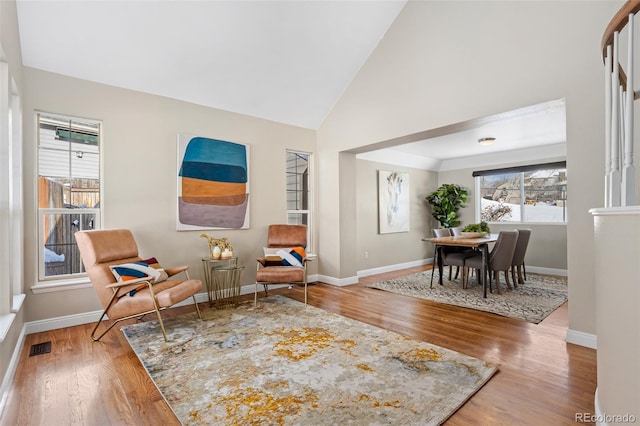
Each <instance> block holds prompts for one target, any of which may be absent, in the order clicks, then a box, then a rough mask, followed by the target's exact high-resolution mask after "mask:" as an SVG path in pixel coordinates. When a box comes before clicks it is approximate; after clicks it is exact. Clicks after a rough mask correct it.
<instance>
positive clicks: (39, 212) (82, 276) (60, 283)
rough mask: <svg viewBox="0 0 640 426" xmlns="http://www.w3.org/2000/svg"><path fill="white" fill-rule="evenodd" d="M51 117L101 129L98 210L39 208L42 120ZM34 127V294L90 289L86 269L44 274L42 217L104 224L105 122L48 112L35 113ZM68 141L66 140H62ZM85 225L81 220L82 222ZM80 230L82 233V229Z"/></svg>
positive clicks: (98, 224) (95, 224) (100, 225)
mask: <svg viewBox="0 0 640 426" xmlns="http://www.w3.org/2000/svg"><path fill="white" fill-rule="evenodd" d="M41 116H45V117H50V118H55V119H59V120H63V121H72V122H73V121H77V122H81V123H87V124H92V125H97V126H98V143H97V145H96V146H97V150H98V152H97V154H98V179H99V185H98V186H99V189H98V199H99V203H100V205H99V207H97V208H95V207H92V208H78V209H75V208H73V209H72V208H40V206H39V205H38V198H39V195H40V189H39V186H38V181H39V177H40V170H41V168H40V154H41V153H40V136H41V134H40V117H41ZM34 126H35V139H36V153H37V160H36V164H37V167H36V170H35V173H36V175H35V180H36V188H35V198H36V200H35V206H36V208H35V216H36V217H35V218H34V219H35V222H36V223H35V226H36V230H37V231H36V232H37V233H38V237H37V245H36V248H35V250H36V256H35V258H36V262H35V263H36V265H35V269H36V271H35V277H36V285H35V286H33V287H32V290H33V291H34V293H41V292H48V291H57V290H59V288H58V287H64V289H65V290H66V289H69V288H82V287H85V286H88V285H89V284H88V280H87V274H86V272H85V271H84V267H82V268H81V272H77V273H67V274H56V275H51V276H46V275H45V261H44V257H45V256H44V247H45V241H44V231H43V227H44V220H43V217H44V216H45V215H48V214H63V215H72V214H73V215H80V216H81V217H82V216H83V215H95V220H94V222H93V227H92V228H91V229H101V228H102V223H103V215H104V197H103V194H104V161H103V160H104V158H103V122H102V120H97V119H91V118H84V117H78V116H71V115H66V114H59V113H52V112H48V111H41V110H36V111H35V115H34ZM62 139H63V140H66V138H62ZM81 222H82V221H81ZM79 230H83V228H82V227H80V228H79Z"/></svg>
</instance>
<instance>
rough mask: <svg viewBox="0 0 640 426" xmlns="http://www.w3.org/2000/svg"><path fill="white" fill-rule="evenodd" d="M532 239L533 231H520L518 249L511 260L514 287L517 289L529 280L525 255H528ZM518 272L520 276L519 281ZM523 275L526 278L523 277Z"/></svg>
mask: <svg viewBox="0 0 640 426" xmlns="http://www.w3.org/2000/svg"><path fill="white" fill-rule="evenodd" d="M530 238H531V229H518V241H517V242H516V249H515V251H514V252H513V259H512V260H511V278H512V279H513V285H514V287H517V285H518V284H524V282H525V281H526V280H527V272H526V270H525V267H524V255H525V254H526V253H527V246H528V245H529V239H530ZM516 271H517V274H518V279H517V281H516ZM523 274H524V278H523V276H522V275H523Z"/></svg>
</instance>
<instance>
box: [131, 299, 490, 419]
mask: <svg viewBox="0 0 640 426" xmlns="http://www.w3.org/2000/svg"><path fill="white" fill-rule="evenodd" d="M205 312H206V314H207V315H206V316H205V315H204V312H203V316H205V318H206V319H204V320H198V319H197V318H196V317H195V315H194V314H189V315H183V316H179V317H173V318H168V319H167V320H166V321H165V327H166V329H167V335H168V337H169V339H170V341H169V342H168V343H167V342H165V341H164V339H163V338H162V334H161V333H160V328H159V326H158V323H157V322H156V321H149V322H144V323H138V324H134V325H129V326H126V327H123V328H122V330H123V332H124V335H125V336H126V338H127V340H128V341H129V343H130V344H131V347H132V348H133V350H134V352H135V353H136V355H137V356H138V358H139V359H140V361H141V362H142V364H143V365H144V367H145V369H146V370H147V372H148V373H149V375H150V376H151V378H152V379H153V381H154V383H155V384H156V386H157V387H158V389H159V391H160V392H161V393H162V395H163V396H164V398H165V400H166V401H167V403H168V404H169V406H171V408H172V410H173V411H174V413H175V414H176V416H177V417H178V419H179V420H180V421H181V422H182V423H183V424H185V425H196V424H197V425H212V424H215V425H250V424H255V425H258V424H260V425H262V424H264V425H329V424H333V425H346V424H352V425H436V424H441V423H442V422H443V421H445V420H446V419H447V418H448V417H449V416H451V414H453V413H454V412H455V411H456V410H457V409H458V408H459V407H460V406H461V405H462V404H464V403H465V402H466V401H467V400H468V399H469V398H470V397H471V396H472V395H473V394H474V393H475V392H477V391H478V390H479V389H480V388H481V387H482V386H483V385H484V384H485V383H486V382H487V381H488V380H489V379H490V378H491V377H492V375H493V374H494V373H495V372H496V370H497V367H496V366H495V365H493V364H489V363H486V362H484V361H481V360H479V359H477V358H473V357H469V356H467V355H463V354H461V353H458V352H454V351H451V350H448V349H445V348H442V347H439V346H435V345H431V344H429V343H425V342H421V341H418V340H413V339H410V338H408V337H405V336H402V335H400V334H397V333H393V332H390V331H387V330H383V329H381V328H377V327H373V326H371V325H368V324H365V323H362V322H359V321H355V320H352V319H349V318H346V317H343V316H339V315H336V314H333V313H329V312H326V311H323V310H321V309H318V308H314V307H312V306H310V305H306V306H305V305H304V304H302V303H300V302H297V301H295V300H292V299H288V298H286V297H283V296H270V297H267V298H265V299H260V301H259V303H258V306H257V307H254V306H253V303H252V302H251V303H244V304H241V305H240V306H238V307H237V308H235V309H226V310H211V309H210V310H208V311H205Z"/></svg>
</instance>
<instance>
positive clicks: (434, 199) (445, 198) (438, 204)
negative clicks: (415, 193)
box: [425, 183, 469, 228]
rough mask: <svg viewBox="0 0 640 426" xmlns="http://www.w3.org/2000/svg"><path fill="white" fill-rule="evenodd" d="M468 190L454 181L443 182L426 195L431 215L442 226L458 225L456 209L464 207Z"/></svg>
mask: <svg viewBox="0 0 640 426" xmlns="http://www.w3.org/2000/svg"><path fill="white" fill-rule="evenodd" d="M467 195H469V191H468V190H466V189H465V188H463V187H461V186H460V185H458V184H455V183H445V184H443V185H441V186H440V188H438V189H437V190H435V191H433V192H432V193H431V194H429V195H427V197H426V198H425V200H426V201H427V203H429V204H430V205H431V208H432V213H431V214H432V216H433V217H434V218H436V220H437V221H438V222H440V226H442V227H443V228H454V227H456V226H459V225H460V223H461V222H460V220H458V217H459V215H458V210H459V209H460V208H462V207H465V205H464V203H466V202H467Z"/></svg>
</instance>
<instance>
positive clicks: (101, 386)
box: [0, 266, 596, 426]
mask: <svg viewBox="0 0 640 426" xmlns="http://www.w3.org/2000/svg"><path fill="white" fill-rule="evenodd" d="M429 268H430V267H429V266H426V267H419V268H411V269H407V270H403V271H396V272H392V273H386V274H380V275H375V276H371V277H366V278H363V279H361V280H360V283H359V284H355V285H351V286H346V287H334V286H331V285H326V284H321V283H317V284H314V285H310V286H309V304H311V305H313V306H317V307H319V308H322V309H325V310H327V311H330V312H335V313H338V314H340V315H344V316H346V317H350V318H354V319H356V320H360V321H363V322H366V323H369V324H372V325H375V326H378V327H382V328H385V329H387V330H392V331H395V332H398V333H401V334H404V335H406V336H409V337H412V338H415V339H419V340H424V341H427V342H430V343H433V344H436V345H440V346H444V347H446V348H449V349H453V350H455V351H458V352H462V353H465V354H467V355H471V356H474V357H477V358H481V359H483V360H486V361H490V362H494V363H498V364H500V369H499V371H498V373H497V374H496V375H495V376H494V377H493V378H492V379H491V380H490V381H489V382H488V383H487V384H486V385H485V386H484V387H483V388H482V389H480V391H479V392H477V393H476V394H475V395H474V396H472V397H471V399H470V400H469V401H468V402H467V403H466V404H465V405H464V406H462V407H461V408H460V409H459V410H458V411H457V412H456V413H455V414H454V415H453V416H452V417H451V418H450V419H449V420H448V421H447V422H446V423H445V424H446V425H516V424H517V425H542V424H544V425H570V424H576V423H577V422H576V413H594V405H593V401H594V392H595V389H596V351H595V350H592V349H587V348H584V347H581V346H576V345H572V344H568V343H566V342H565V341H564V339H565V334H566V331H567V324H568V318H567V305H566V304H564V305H563V306H561V307H560V308H558V309H557V310H556V311H555V312H554V313H553V314H551V315H550V316H549V317H548V318H547V319H545V320H544V321H543V322H542V323H540V324H537V325H536V324H530V323H527V322H524V321H519V320H514V319H509V318H504V317H500V316H497V315H493V314H490V313H485V312H480V311H474V310H471V309H465V308H458V307H453V306H448V305H443V304H438V303H434V302H430V301H426V300H420V299H416V298H411V297H405V296H401V295H394V294H392V293H388V292H384V291H380V290H374V289H369V288H366V287H364V286H363V285H364V284H367V283H371V282H375V281H380V280H383V279H388V278H392V277H396V276H401V275H405V274H409V273H413V272H417V271H420V270H424V269H429ZM271 293H280V294H284V295H287V296H290V297H292V298H295V299H297V300H301V301H302V300H303V289H302V287H298V286H295V287H294V288H293V289H286V288H285V289H279V290H273V291H270V294H271ZM243 298H245V299H249V296H243ZM250 298H251V299H252V298H253V295H251V296H250ZM206 305H208V304H201V309H204V308H206V307H207V306H206ZM194 311H195V309H194V308H193V306H190V307H182V308H175V309H171V310H168V311H166V312H165V313H164V315H165V316H169V315H178V314H184V313H187V312H194ZM150 319H152V318H150ZM194 320H195V319H194ZM91 328H92V325H89V324H88V325H82V326H77V327H69V328H64V329H59V330H52V331H48V332H43V333H36V334H31V335H28V336H26V339H25V346H24V349H23V352H22V355H21V358H20V361H19V366H18V371H17V372H16V377H15V383H14V385H13V388H12V391H11V393H10V395H9V399H8V401H7V405H6V407H5V410H4V414H3V416H2V418H0V425H2V426H14V425H25V426H27V425H28V426H37V425H56V426H57V425H61V426H62V425H159V424H162V425H166V426H169V425H178V424H179V422H178V420H177V419H176V418H175V416H174V415H173V413H172V411H171V409H170V408H169V407H168V406H167V404H166V403H165V402H164V400H163V398H162V396H161V395H160V394H159V392H158V391H157V389H156V387H155V386H154V384H153V382H151V380H150V378H149V376H148V375H147V373H146V372H145V370H144V368H143V367H142V365H141V364H140V362H139V361H138V358H137V357H136V355H135V354H134V353H133V351H132V350H131V348H130V346H129V344H128V343H127V341H126V339H125V338H124V336H123V335H122V333H121V332H120V331H119V330H118V328H119V326H118V327H116V328H114V330H112V331H111V332H109V333H108V334H107V335H106V336H105V337H104V338H103V339H102V340H101V341H100V342H93V341H92V340H91V338H90V337H89V334H90V332H91ZM159 337H160V336H159ZM160 338H161V337H160ZM49 340H50V341H51V342H52V350H51V353H48V354H43V355H37V356H32V357H29V348H30V347H31V345H33V344H36V343H40V342H45V341H49ZM425 408H426V407H425Z"/></svg>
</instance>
